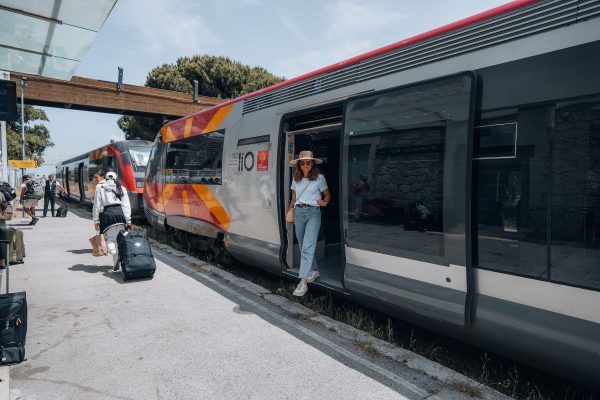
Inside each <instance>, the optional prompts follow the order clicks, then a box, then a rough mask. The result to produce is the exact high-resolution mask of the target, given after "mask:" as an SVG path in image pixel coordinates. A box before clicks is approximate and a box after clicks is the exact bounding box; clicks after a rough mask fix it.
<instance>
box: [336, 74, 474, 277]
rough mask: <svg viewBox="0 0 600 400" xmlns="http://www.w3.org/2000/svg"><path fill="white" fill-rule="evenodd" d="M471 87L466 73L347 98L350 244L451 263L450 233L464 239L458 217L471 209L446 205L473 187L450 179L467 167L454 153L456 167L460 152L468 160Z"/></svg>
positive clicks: (347, 182) (463, 181)
mask: <svg viewBox="0 0 600 400" xmlns="http://www.w3.org/2000/svg"><path fill="white" fill-rule="evenodd" d="M470 88H471V86H470V81H469V79H468V78H467V77H466V76H461V77H455V78H445V79H442V80H440V81H438V82H430V83H424V84H420V85H418V86H415V87H409V88H401V89H398V90H395V91H388V92H384V93H381V94H377V95H371V96H366V97H363V98H359V99H356V100H352V101H350V102H348V105H347V108H346V121H345V125H344V126H345V144H344V146H345V151H346V152H347V153H346V154H347V160H348V164H347V175H346V176H347V180H346V187H347V189H346V190H347V193H348V197H347V198H348V205H347V210H348V211H347V215H346V221H347V230H346V240H347V244H348V245H349V246H350V247H352V248H357V249H361V250H367V251H371V252H377V253H382V254H387V255H393V256H397V257H404V258H411V259H416V260H419V261H426V262H431V263H437V264H442V265H447V263H448V262H449V259H448V258H447V255H448V254H447V249H446V247H448V243H450V242H448V238H447V237H446V234H447V233H450V232H452V233H456V234H457V235H456V236H460V234H459V232H458V231H455V232H454V231H453V230H454V229H463V228H461V227H459V225H458V224H457V223H455V222H454V219H453V218H456V216H458V215H460V213H461V212H462V210H460V209H459V207H463V208H464V206H459V204H460V201H461V200H459V201H456V202H455V201H449V203H448V205H445V203H444V198H445V197H448V198H449V199H451V198H454V197H455V196H462V197H463V198H464V185H465V184H466V182H465V178H464V177H463V178H460V179H462V181H461V183H460V184H456V185H454V184H452V183H449V182H450V181H452V179H455V178H456V177H459V176H460V171H457V172H458V173H455V171H454V170H453V168H454V166H452V165H451V164H448V160H447V157H448V154H450V155H451V160H450V163H452V160H456V163H455V164H456V165H459V164H460V162H461V161H460V157H462V158H463V161H462V163H463V165H464V163H466V159H467V158H466V153H465V152H464V144H463V143H464V142H463V141H464V140H466V135H465V134H464V132H466V121H467V120H468V115H469V101H470ZM447 165H451V166H450V168H448V167H447ZM462 171H463V172H462V173H463V174H464V168H463V169H462ZM456 179H458V178H456ZM461 188H462V191H461ZM459 191H460V192H459ZM463 204H464V201H463ZM452 207H456V210H455V209H453V208H452ZM448 210H449V211H450V212H447V211H448ZM463 226H464V224H463ZM462 237H463V238H464V231H463V232H462ZM463 240H464V239H463ZM449 247H451V248H454V247H455V245H454V244H451V245H450V246H449ZM451 252H452V251H451ZM463 256H464V254H463ZM450 262H454V261H450Z"/></svg>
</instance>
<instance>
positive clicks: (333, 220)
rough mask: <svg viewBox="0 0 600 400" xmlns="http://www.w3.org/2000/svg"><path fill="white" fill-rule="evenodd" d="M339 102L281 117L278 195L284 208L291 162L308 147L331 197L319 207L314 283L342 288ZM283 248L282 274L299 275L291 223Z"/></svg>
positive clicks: (289, 194) (290, 173)
mask: <svg viewBox="0 0 600 400" xmlns="http://www.w3.org/2000/svg"><path fill="white" fill-rule="evenodd" d="M342 111H343V108H342V104H336V105H328V106H326V107H322V108H318V109H313V110H307V111H302V112H299V113H294V114H290V115H287V116H285V117H284V120H283V124H282V127H283V134H284V135H285V137H286V143H285V144H284V146H286V148H285V149H283V151H282V152H281V153H280V154H284V157H282V159H281V163H282V164H281V166H282V168H281V170H282V171H283V177H282V178H283V185H282V186H281V193H280V195H281V196H282V197H283V204H284V208H283V210H287V209H288V206H289V204H290V200H291V195H292V191H291V189H290V187H291V183H292V179H293V173H294V167H293V166H291V165H290V161H291V160H292V159H293V158H295V157H297V155H298V154H299V153H300V151H303V150H310V151H312V152H313V156H314V157H316V158H319V159H321V160H322V161H323V163H322V164H320V165H318V168H319V171H320V173H321V174H322V175H323V176H324V177H325V180H326V181H327V186H328V188H329V190H330V192H331V200H330V201H329V203H328V205H327V206H326V207H322V208H321V229H320V232H319V235H318V239H317V250H316V254H315V257H316V260H317V264H318V268H319V273H320V275H321V277H320V278H319V280H318V281H317V283H319V284H321V285H324V286H328V287H333V288H342V287H343V286H342V285H343V275H344V257H343V246H342V236H341V207H340V206H341V204H342V202H341V201H340V200H341V199H340V195H341V190H340V171H341V165H340V154H341V144H342V140H341V138H342ZM283 236H284V238H283V239H284V246H283V247H284V249H283V251H282V264H283V265H284V267H285V268H286V270H285V273H287V274H290V275H295V276H297V275H298V272H299V267H300V247H299V245H298V239H297V238H296V235H295V232H294V226H293V225H290V224H286V225H285V229H284V232H283Z"/></svg>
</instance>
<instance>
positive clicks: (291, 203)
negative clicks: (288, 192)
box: [288, 190, 296, 210]
mask: <svg viewBox="0 0 600 400" xmlns="http://www.w3.org/2000/svg"><path fill="white" fill-rule="evenodd" d="M294 203H296V191H295V190H294V191H292V201H290V206H289V207H288V210H291V209H292V208H294Z"/></svg>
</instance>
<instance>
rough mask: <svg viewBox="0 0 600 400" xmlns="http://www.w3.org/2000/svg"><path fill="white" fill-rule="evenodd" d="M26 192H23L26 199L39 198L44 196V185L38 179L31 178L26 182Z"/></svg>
mask: <svg viewBox="0 0 600 400" xmlns="http://www.w3.org/2000/svg"><path fill="white" fill-rule="evenodd" d="M26 187H27V193H25V197H26V198H28V199H36V200H40V199H43V198H44V186H43V185H42V182H40V181H39V180H37V179H36V180H32V181H29V182H27V184H26Z"/></svg>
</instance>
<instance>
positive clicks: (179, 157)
mask: <svg viewBox="0 0 600 400" xmlns="http://www.w3.org/2000/svg"><path fill="white" fill-rule="evenodd" d="M223 140H224V135H223V133H222V132H213V133H207V134H203V135H199V136H194V137H190V138H187V139H182V140H177V141H175V142H171V143H169V145H168V147H167V156H166V165H165V183H202V184H212V185H220V184H221V178H222V163H223V162H222V160H223Z"/></svg>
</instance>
